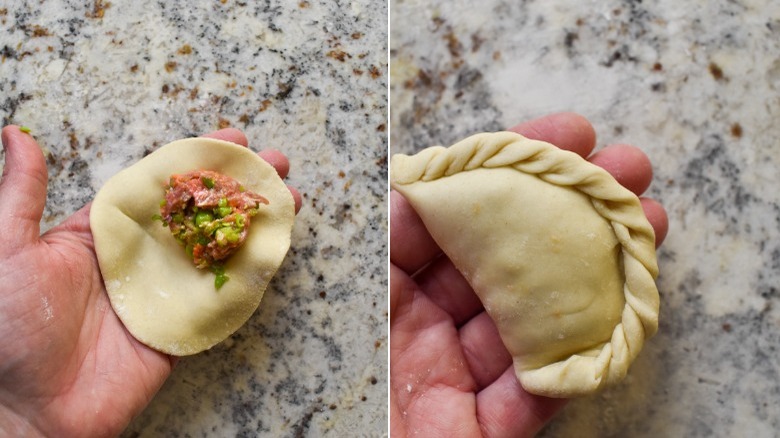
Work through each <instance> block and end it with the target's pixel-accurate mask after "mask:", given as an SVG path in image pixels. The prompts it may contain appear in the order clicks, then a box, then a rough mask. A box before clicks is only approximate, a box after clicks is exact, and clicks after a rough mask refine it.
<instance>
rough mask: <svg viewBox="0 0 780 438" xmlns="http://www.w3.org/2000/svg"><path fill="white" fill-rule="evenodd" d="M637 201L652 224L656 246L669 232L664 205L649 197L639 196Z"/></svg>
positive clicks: (659, 244)
mask: <svg viewBox="0 0 780 438" xmlns="http://www.w3.org/2000/svg"><path fill="white" fill-rule="evenodd" d="M639 202H640V203H641V204H642V210H644V211H645V216H647V220H648V221H649V222H650V225H652V226H653V230H655V247H656V248H658V247H659V246H661V244H662V243H663V241H664V239H666V234H667V233H668V232H669V217H668V216H667V215H666V210H665V209H664V207H663V206H662V205H661V204H659V203H658V201H655V200H653V199H650V198H639Z"/></svg>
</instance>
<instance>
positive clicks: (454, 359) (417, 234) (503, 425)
mask: <svg viewBox="0 0 780 438" xmlns="http://www.w3.org/2000/svg"><path fill="white" fill-rule="evenodd" d="M510 130H511V131H514V132H518V133H520V134H522V135H524V136H526V137H529V138H533V139H537V140H543V141H547V142H549V143H552V144H555V145H557V146H558V147H560V148H562V149H567V150H571V151H573V152H576V153H578V154H579V155H581V156H583V157H588V160H589V161H590V162H592V163H594V164H596V165H598V166H601V167H602V168H604V169H606V170H607V171H608V172H609V173H610V174H612V175H613V176H614V177H615V179H617V181H618V182H619V183H620V184H622V185H623V186H625V187H626V188H628V189H629V190H631V191H632V192H634V193H636V194H637V195H640V194H641V193H643V192H644V191H645V190H646V189H647V187H648V186H649V185H650V181H651V179H652V168H651V166H650V161H649V160H648V158H647V157H646V156H645V155H644V153H642V152H641V151H640V150H639V149H637V148H635V147H633V146H628V145H611V146H608V147H606V148H604V149H603V150H601V151H599V152H597V153H595V154H593V155H590V154H591V152H592V151H593V148H594V147H595V142H596V138H595V132H594V130H593V127H592V126H591V125H590V123H589V122H588V121H587V120H585V119H584V118H582V117H580V116H577V115H574V114H570V113H563V114H554V115H550V116H547V117H543V118H541V119H537V120H533V121H531V122H527V123H524V124H521V125H518V126H516V127H514V128H512V129H510ZM641 203H642V207H643V209H644V212H645V215H646V216H647V218H648V220H649V221H650V224H651V225H652V226H653V228H654V230H655V234H656V246H657V245H660V244H661V242H662V241H663V239H664V237H665V236H666V232H667V230H668V220H667V217H666V212H665V211H664V209H663V207H662V206H661V205H660V204H659V203H657V202H656V201H653V200H651V199H644V198H643V199H641ZM440 255H441V249H440V248H439V247H438V246H437V245H436V243H435V242H434V241H433V239H432V238H431V236H430V234H429V233H428V231H427V230H426V229H425V226H424V225H423V223H422V221H421V220H420V218H419V216H417V214H416V213H415V212H414V209H413V208H412V207H411V205H410V204H409V203H408V202H407V201H406V199H404V197H403V196H402V195H400V194H399V193H397V192H395V191H393V192H391V193H390V261H391V265H390V382H391V383H390V429H391V434H392V435H393V436H398V437H402V436H411V435H415V434H420V436H426V437H429V436H443V437H444V436H446V437H453V436H464V437H471V436H486V437H493V436H511V437H518V436H531V435H533V434H535V433H536V432H538V431H539V430H540V429H541V428H542V427H543V426H544V425H545V424H546V422H547V421H548V420H549V419H550V418H551V417H552V416H553V415H554V414H555V413H556V412H557V411H558V410H559V409H560V408H561V407H562V406H563V405H564V403H565V400H562V399H551V398H545V397H541V396H536V395H532V394H529V393H527V392H525V391H524V390H523V388H522V387H521V386H520V383H519V382H518V381H517V378H516V377H515V373H514V368H513V367H512V357H511V356H510V355H509V352H507V350H506V348H505V347H504V345H503V343H502V342H501V339H500V337H499V334H498V331H497V329H496V326H495V324H494V323H493V321H492V320H491V319H490V317H489V316H488V315H487V313H485V311H484V308H483V306H482V304H481V303H480V301H479V299H478V298H477V295H476V294H475V293H474V291H473V290H472V289H471V287H470V286H469V284H468V283H467V282H466V280H465V279H464V278H463V277H462V276H461V275H460V273H459V272H458V271H457V270H456V269H455V267H454V266H453V264H452V262H450V261H449V259H448V258H447V257H446V256H440Z"/></svg>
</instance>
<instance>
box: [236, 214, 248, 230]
mask: <svg viewBox="0 0 780 438" xmlns="http://www.w3.org/2000/svg"><path fill="white" fill-rule="evenodd" d="M235 221H236V226H238V227H239V228H240V229H241V230H243V229H244V225H245V223H246V222H245V221H246V216H244V215H243V214H237V215H236V219H235Z"/></svg>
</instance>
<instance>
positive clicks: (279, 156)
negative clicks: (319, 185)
mask: <svg viewBox="0 0 780 438" xmlns="http://www.w3.org/2000/svg"><path fill="white" fill-rule="evenodd" d="M257 155H259V156H260V158H262V159H264V160H265V161H266V162H268V164H270V165H271V166H273V167H274V169H276V173H278V174H279V177H280V178H287V174H288V173H290V160H288V159H287V156H285V155H284V154H283V153H282V152H281V151H278V150H276V149H265V150H262V151H260V152H258V153H257ZM287 188H288V189H290V193H291V194H292V197H293V200H294V201H295V214H298V212H299V211H301V206H302V205H303V199H302V198H301V194H300V193H299V192H298V190H296V189H295V188H294V187H290V186H287Z"/></svg>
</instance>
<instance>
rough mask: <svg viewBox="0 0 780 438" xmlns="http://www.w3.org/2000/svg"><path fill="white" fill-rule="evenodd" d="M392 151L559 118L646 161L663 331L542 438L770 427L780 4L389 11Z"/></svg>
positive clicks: (776, 292) (511, 5)
mask: <svg viewBox="0 0 780 438" xmlns="http://www.w3.org/2000/svg"><path fill="white" fill-rule="evenodd" d="M390 13H391V23H390V26H391V39H390V53H391V55H390V63H391V73H390V76H391V80H390V82H391V85H390V95H391V101H392V108H391V115H390V120H391V126H392V127H393V129H392V130H391V137H390V143H391V144H390V150H391V153H398V152H404V153H411V152H413V151H416V150H419V149H421V148H423V147H426V146H430V145H434V144H444V145H447V144H451V143H453V142H454V141H456V140H459V139H461V138H463V137H465V136H467V135H469V134H472V133H474V132H478V131H489V130H500V129H502V128H506V127H509V126H512V125H514V124H516V123H518V122H521V121H523V120H527V119H530V118H533V117H537V116H541V115H543V114H546V113H550V112H554V111H562V110H570V111H576V112H579V113H581V114H583V115H585V116H587V117H588V118H590V119H591V120H592V121H593V123H594V125H595V127H596V130H597V132H598V135H599V144H600V145H604V144H609V143H613V142H627V143H632V144H635V145H638V146H640V147H642V148H643V149H644V151H645V152H646V153H647V154H648V155H649V156H650V158H651V160H652V162H653V164H654V169H655V176H654V181H653V184H652V186H651V189H650V192H649V195H650V196H652V197H655V198H657V199H659V200H660V201H661V202H662V203H663V204H664V205H665V207H666V208H667V210H668V213H669V220H670V230H669V235H668V237H667V239H666V242H665V243H664V245H663V246H662V248H661V249H660V251H659V263H660V267H661V275H660V278H659V280H658V286H659V290H660V293H661V298H662V304H661V305H662V307H661V315H660V331H659V333H658V335H656V337H654V338H653V339H651V340H649V342H648V343H646V345H645V349H644V350H643V352H642V353H641V354H640V356H639V357H638V359H637V360H636V362H635V364H634V366H633V368H632V370H631V372H630V374H629V376H628V378H627V379H626V381H625V382H624V383H623V384H622V385H620V386H618V387H616V388H614V389H611V390H608V391H607V392H605V393H603V394H601V395H598V396H594V397H590V398H584V399H579V400H574V401H572V402H571V403H570V404H569V405H568V406H567V407H566V408H565V410H564V411H563V412H562V414H561V415H559V416H558V417H557V418H556V419H555V420H554V421H553V422H552V423H551V424H550V425H549V426H548V427H547V428H546V429H545V430H544V431H543V433H542V434H541V435H542V436H545V437H558V436H578V437H587V436H593V437H603V436H632V437H644V436H647V437H649V436H707V437H709V436H724V437H727V436H755V437H759V436H762V437H763V436H776V434H777V431H778V430H780V404H778V403H777V400H778V395H779V394H780V361H778V360H777V355H778V348H779V347H780V306H778V300H779V299H780V190H778V187H780V177H778V172H777V169H779V168H780V124H778V123H777V120H780V99H779V98H778V95H779V91H780V60H778V59H780V5H778V4H777V3H774V2H771V1H768V0H756V1H751V2H707V1H690V2H671V1H662V2H635V1H617V0H608V1H602V2H579V3H575V2H561V1H526V2H505V1H498V0H495V1H486V2H482V3H480V5H479V7H475V6H473V4H472V3H471V2H468V1H466V0H455V1H447V2H444V1H441V0H435V1H432V2H421V1H409V0H407V1H401V0H394V1H391V3H390Z"/></svg>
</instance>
